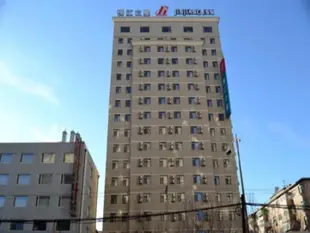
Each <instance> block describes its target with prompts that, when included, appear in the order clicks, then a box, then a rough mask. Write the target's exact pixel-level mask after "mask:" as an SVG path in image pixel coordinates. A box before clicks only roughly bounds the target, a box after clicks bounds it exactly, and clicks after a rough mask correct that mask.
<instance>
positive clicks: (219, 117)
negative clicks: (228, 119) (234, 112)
mask: <svg viewBox="0 0 310 233" xmlns="http://www.w3.org/2000/svg"><path fill="white" fill-rule="evenodd" d="M218 120H219V121H224V120H225V115H224V114H223V113H220V114H218Z"/></svg>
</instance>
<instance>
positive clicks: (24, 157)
mask: <svg viewBox="0 0 310 233" xmlns="http://www.w3.org/2000/svg"><path fill="white" fill-rule="evenodd" d="M33 158H34V154H28V153H27V154H26V153H25V154H22V156H21V158H20V162H21V163H25V164H31V163H32V162H33Z"/></svg>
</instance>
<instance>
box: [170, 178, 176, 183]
mask: <svg viewBox="0 0 310 233" xmlns="http://www.w3.org/2000/svg"><path fill="white" fill-rule="evenodd" d="M174 183H175V177H174V176H170V184H174Z"/></svg>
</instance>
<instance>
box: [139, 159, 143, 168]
mask: <svg viewBox="0 0 310 233" xmlns="http://www.w3.org/2000/svg"><path fill="white" fill-rule="evenodd" d="M138 167H143V161H142V159H139V160H138Z"/></svg>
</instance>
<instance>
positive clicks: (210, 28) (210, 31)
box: [203, 27, 212, 33]
mask: <svg viewBox="0 0 310 233" xmlns="http://www.w3.org/2000/svg"><path fill="white" fill-rule="evenodd" d="M203 32H205V33H212V27H203Z"/></svg>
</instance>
